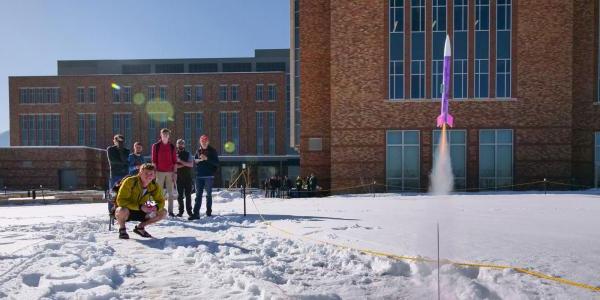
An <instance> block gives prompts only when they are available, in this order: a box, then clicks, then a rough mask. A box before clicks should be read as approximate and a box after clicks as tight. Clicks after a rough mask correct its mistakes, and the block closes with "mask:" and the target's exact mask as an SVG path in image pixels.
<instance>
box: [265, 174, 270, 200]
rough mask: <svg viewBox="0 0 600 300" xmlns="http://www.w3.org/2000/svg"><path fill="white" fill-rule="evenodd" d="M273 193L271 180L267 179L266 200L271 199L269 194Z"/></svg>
mask: <svg viewBox="0 0 600 300" xmlns="http://www.w3.org/2000/svg"><path fill="white" fill-rule="evenodd" d="M270 191H271V178H270V177H267V178H265V198H269V193H270Z"/></svg>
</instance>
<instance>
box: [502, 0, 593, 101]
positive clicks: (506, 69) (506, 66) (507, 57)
mask: <svg viewBox="0 0 600 300" xmlns="http://www.w3.org/2000/svg"><path fill="white" fill-rule="evenodd" d="M496 11H497V13H496V14H497V16H496V97H497V98H510V97H511V95H512V90H511V74H512V72H511V70H512V67H511V50H512V45H511V43H512V42H511V35H512V34H511V30H512V3H511V0H498V2H497V8H496ZM599 74H600V73H599ZM599 99H600V98H599Z"/></svg>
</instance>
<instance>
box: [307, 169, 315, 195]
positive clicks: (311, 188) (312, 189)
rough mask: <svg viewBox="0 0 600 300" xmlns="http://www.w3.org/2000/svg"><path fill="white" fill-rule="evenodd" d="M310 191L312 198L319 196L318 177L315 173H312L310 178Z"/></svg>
mask: <svg viewBox="0 0 600 300" xmlns="http://www.w3.org/2000/svg"><path fill="white" fill-rule="evenodd" d="M308 190H309V191H310V195H311V196H313V197H315V196H316V195H317V177H315V174H313V173H310V177H308Z"/></svg>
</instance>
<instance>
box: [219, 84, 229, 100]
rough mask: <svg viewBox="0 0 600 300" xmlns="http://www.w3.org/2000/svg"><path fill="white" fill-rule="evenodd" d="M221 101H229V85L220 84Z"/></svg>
mask: <svg viewBox="0 0 600 300" xmlns="http://www.w3.org/2000/svg"><path fill="white" fill-rule="evenodd" d="M219 101H227V85H226V84H221V85H219Z"/></svg>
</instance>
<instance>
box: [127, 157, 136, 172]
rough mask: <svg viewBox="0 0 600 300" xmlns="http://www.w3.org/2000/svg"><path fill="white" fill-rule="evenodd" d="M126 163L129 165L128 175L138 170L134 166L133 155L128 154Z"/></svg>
mask: <svg viewBox="0 0 600 300" xmlns="http://www.w3.org/2000/svg"><path fill="white" fill-rule="evenodd" d="M127 162H128V164H129V173H133V172H134V171H136V170H137V169H138V165H137V164H136V159H135V155H134V154H129V157H128V158H127Z"/></svg>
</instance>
